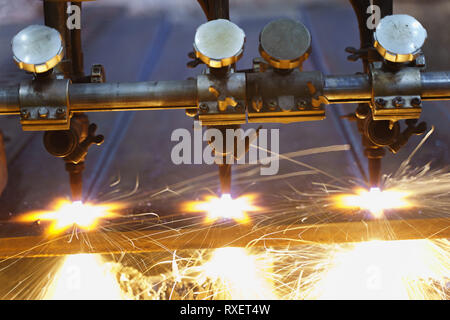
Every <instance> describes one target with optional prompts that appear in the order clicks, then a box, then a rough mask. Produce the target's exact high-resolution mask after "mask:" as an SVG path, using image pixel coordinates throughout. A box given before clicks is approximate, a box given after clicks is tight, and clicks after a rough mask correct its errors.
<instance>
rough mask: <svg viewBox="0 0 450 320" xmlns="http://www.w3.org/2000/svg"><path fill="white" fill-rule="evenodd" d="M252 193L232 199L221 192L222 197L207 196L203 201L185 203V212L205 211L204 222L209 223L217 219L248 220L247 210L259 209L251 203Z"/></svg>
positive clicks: (244, 221)
mask: <svg viewBox="0 0 450 320" xmlns="http://www.w3.org/2000/svg"><path fill="white" fill-rule="evenodd" d="M254 200H255V196H254V195H244V196H241V197H239V198H236V199H233V198H231V195H230V194H223V195H222V197H220V198H217V197H215V196H207V197H206V198H205V200H204V201H191V202H188V203H187V204H185V210H186V211H187V212H205V213H207V216H206V222H207V223H211V222H214V221H216V220H218V219H233V220H235V221H237V222H239V223H247V222H249V221H250V218H249V216H248V215H247V213H248V212H254V211H258V210H260V208H259V207H257V206H255V205H254V204H253V202H254Z"/></svg>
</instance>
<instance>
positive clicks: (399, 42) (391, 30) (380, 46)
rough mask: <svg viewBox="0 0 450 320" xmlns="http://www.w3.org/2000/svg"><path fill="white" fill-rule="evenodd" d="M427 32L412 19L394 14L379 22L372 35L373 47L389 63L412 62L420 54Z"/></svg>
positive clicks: (404, 15)
mask: <svg viewBox="0 0 450 320" xmlns="http://www.w3.org/2000/svg"><path fill="white" fill-rule="evenodd" d="M426 38H427V31H426V30H425V28H424V27H423V26H422V25H421V24H420V22H419V21H417V20H416V19H415V18H414V17H411V16H409V15H406V14H394V15H391V16H386V17H384V18H383V19H381V20H380V23H379V24H378V26H377V28H376V30H375V33H374V40H375V42H374V47H375V48H376V49H377V51H378V52H379V53H380V55H381V56H382V57H383V58H384V59H386V60H388V61H391V62H409V61H413V60H414V59H416V58H417V56H418V55H419V54H420V49H421V48H422V46H423V44H424V42H425V40H426Z"/></svg>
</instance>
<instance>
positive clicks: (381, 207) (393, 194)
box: [336, 188, 412, 218]
mask: <svg viewBox="0 0 450 320" xmlns="http://www.w3.org/2000/svg"><path fill="white" fill-rule="evenodd" d="M409 195H410V194H409V193H407V192H400V191H396V190H384V191H381V190H380V189H379V188H371V189H370V190H369V191H367V190H365V189H359V190H357V191H356V194H344V195H339V196H337V197H336V201H337V204H338V206H339V207H341V208H360V209H363V210H368V211H370V212H371V213H372V215H373V216H375V217H377V218H380V217H382V216H383V212H384V211H385V210H388V209H405V208H409V207H411V206H412V203H411V202H409V201H408V200H407V197H408V196H409Z"/></svg>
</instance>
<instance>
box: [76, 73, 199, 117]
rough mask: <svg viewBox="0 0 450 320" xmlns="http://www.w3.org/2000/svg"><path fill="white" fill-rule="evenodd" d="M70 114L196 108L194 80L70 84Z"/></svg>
mask: <svg viewBox="0 0 450 320" xmlns="http://www.w3.org/2000/svg"><path fill="white" fill-rule="evenodd" d="M69 103H70V109H71V110H72V111H83V112H84V111H120V110H138V109H159V108H164V109H167V107H173V108H186V107H189V106H196V105H197V84H196V81H195V80H184V81H150V82H136V83H98V84H92V83H89V84H72V85H71V86H70V87H69Z"/></svg>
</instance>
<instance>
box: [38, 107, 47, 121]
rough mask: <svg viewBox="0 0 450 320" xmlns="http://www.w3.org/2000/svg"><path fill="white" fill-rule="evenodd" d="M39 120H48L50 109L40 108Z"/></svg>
mask: <svg viewBox="0 0 450 320" xmlns="http://www.w3.org/2000/svg"><path fill="white" fill-rule="evenodd" d="M38 115H39V118H42V119H44V118H47V117H48V109H47V108H46V107H40V108H39V110H38Z"/></svg>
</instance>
